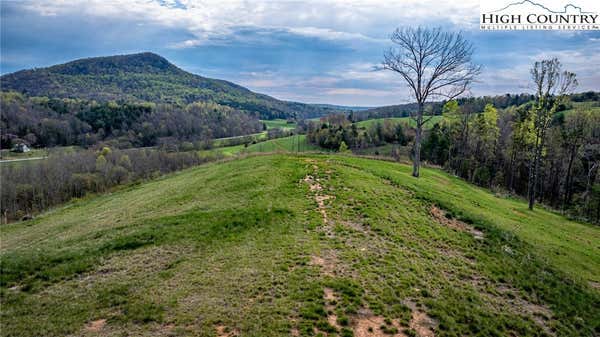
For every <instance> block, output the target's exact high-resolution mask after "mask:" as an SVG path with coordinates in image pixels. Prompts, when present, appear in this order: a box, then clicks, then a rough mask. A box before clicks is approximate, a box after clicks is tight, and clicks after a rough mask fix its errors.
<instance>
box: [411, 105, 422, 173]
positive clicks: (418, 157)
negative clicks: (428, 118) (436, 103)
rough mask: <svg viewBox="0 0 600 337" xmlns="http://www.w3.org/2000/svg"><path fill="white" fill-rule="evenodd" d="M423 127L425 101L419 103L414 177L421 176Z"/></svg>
mask: <svg viewBox="0 0 600 337" xmlns="http://www.w3.org/2000/svg"><path fill="white" fill-rule="evenodd" d="M422 128H423V103H419V111H418V112H417V128H416V132H415V145H414V152H415V154H414V158H413V172H412V175H413V177H416V178H418V177H419V168H420V166H421V132H422Z"/></svg>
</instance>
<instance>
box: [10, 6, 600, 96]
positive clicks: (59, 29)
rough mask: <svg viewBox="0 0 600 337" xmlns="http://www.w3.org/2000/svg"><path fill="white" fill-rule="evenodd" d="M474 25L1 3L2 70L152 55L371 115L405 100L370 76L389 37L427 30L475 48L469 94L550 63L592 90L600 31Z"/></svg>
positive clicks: (598, 70) (525, 81) (469, 20)
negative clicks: (476, 74) (448, 33)
mask: <svg viewBox="0 0 600 337" xmlns="http://www.w3.org/2000/svg"><path fill="white" fill-rule="evenodd" d="M552 1H554V2H556V1H558V0H547V2H552ZM541 2H543V1H541ZM572 2H573V1H572ZM581 2H582V3H581ZM574 3H575V4H577V5H579V6H582V5H583V6H585V1H583V0H581V1H579V2H578V1H574ZM550 5H552V4H550ZM478 16H479V2H478V1H471V0H466V1H460V2H458V1H447V2H444V1H433V0H418V1H417V0H407V1H369V0H356V1H339V0H323V1H275V0H267V1H264V0H261V1H233V0H221V1H191V0H189V1H188V0H181V1H175V0H160V1H159V0H133V1H127V2H126V1H111V0H89V1H59V0H56V1H4V0H2V1H1V21H2V22H1V25H2V26H1V28H2V30H1V62H0V67H1V72H2V73H3V74H4V73H9V72H13V71H17V70H20V69H25V68H33V67H43V66H48V65H52V64H57V63H63V62H67V61H70V60H73V59H77V58H82V57H92V56H101V55H114V54H127V53H135V52H141V51H152V52H155V53H158V54H160V55H162V56H164V57H166V58H167V59H169V60H170V61H171V62H173V63H175V64H176V65H178V66H180V67H181V68H183V69H185V70H188V71H190V72H193V73H196V74H199V75H203V76H207V77H214V78H221V79H226V80H230V81H233V82H235V83H238V84H241V85H244V86H246V87H248V88H250V89H251V90H254V91H257V92H260V93H265V94H269V95H272V96H274V97H276V98H279V99H285V100H294V101H300V102H308V103H331V104H342V105H361V106H378V105H388V104H398V103H405V102H409V101H411V99H410V96H409V93H408V91H407V88H406V86H405V85H404V84H403V83H402V82H401V80H400V78H398V76H397V75H395V74H393V73H388V72H385V71H373V67H374V66H376V65H377V64H378V63H379V62H380V61H381V58H382V54H383V51H384V50H385V49H387V48H388V47H390V46H391V43H390V42H389V40H388V36H389V34H390V33H391V32H392V31H393V30H394V29H395V28H396V27H400V26H407V25H423V26H442V27H443V28H444V29H447V30H452V31H462V32H463V33H464V34H465V36H466V37H467V38H468V39H469V40H471V41H472V42H473V44H474V45H475V48H476V52H475V55H474V58H475V61H476V62H477V63H479V64H481V65H482V66H483V73H482V75H481V77H480V78H479V82H478V83H475V84H474V86H473V88H472V90H471V93H472V94H473V95H490V94H504V93H507V92H511V93H517V92H530V91H531V88H530V83H529V72H528V69H529V67H530V66H531V64H532V63H533V62H534V60H537V59H541V58H546V57H553V56H557V57H559V58H560V59H561V60H562V62H563V63H564V65H565V69H568V70H571V71H574V72H576V73H577V74H578V77H579V81H580V87H579V88H578V90H579V91H583V90H600V67H599V66H598V65H599V64H600V56H599V55H600V31H580V32H560V31H553V32H549V31H505V32H482V31H479V28H478Z"/></svg>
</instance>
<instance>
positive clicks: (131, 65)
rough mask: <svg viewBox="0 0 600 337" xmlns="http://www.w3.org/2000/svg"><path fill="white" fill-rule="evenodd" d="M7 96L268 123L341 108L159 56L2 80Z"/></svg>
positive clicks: (104, 60) (99, 60)
mask: <svg viewBox="0 0 600 337" xmlns="http://www.w3.org/2000/svg"><path fill="white" fill-rule="evenodd" d="M0 87H1V88H2V90H3V91H9V90H13V91H18V92H21V93H24V94H27V95H29V96H47V97H51V98H80V99H86V100H92V99H93V100H97V101H100V102H104V101H110V100H116V101H132V102H154V103H171V104H188V103H192V102H196V101H210V102H215V103H218V104H221V105H226V106H230V107H233V108H236V109H240V110H243V111H247V112H249V113H253V114H256V115H259V116H260V118H263V119H273V118H289V117H293V116H294V114H295V113H296V114H297V115H298V117H307V118H310V117H317V116H322V115H325V114H328V113H331V112H334V111H336V109H334V108H331V107H322V106H314V105H310V104H303V103H296V102H287V101H281V100H278V99H275V98H273V97H270V96H267V95H263V94H258V93H255V92H252V91H250V90H248V89H246V88H244V87H242V86H240V85H237V84H234V83H231V82H228V81H223V80H218V79H211V78H206V77H202V76H199V75H195V74H191V73H188V72H186V71H184V70H182V69H180V68H178V67H176V66H175V65H173V64H172V63H170V62H169V61H167V60H166V59H165V58H163V57H161V56H159V55H156V54H153V53H140V54H131V55H118V56H108V57H94V58H86V59H80V60H75V61H72V62H68V63H65V64H60V65H55V66H51V67H47V68H38V69H31V70H22V71H18V72H15V73H11V74H6V75H3V76H2V77H0Z"/></svg>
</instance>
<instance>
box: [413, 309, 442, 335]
mask: <svg viewBox="0 0 600 337" xmlns="http://www.w3.org/2000/svg"><path fill="white" fill-rule="evenodd" d="M436 325H437V323H436V322H435V321H434V320H433V318H431V317H429V315H427V314H426V313H425V312H423V311H418V310H414V311H413V312H412V319H411V320H410V328H411V329H413V330H414V331H415V332H416V333H417V336H419V337H435V333H434V332H433V329H435V326H436Z"/></svg>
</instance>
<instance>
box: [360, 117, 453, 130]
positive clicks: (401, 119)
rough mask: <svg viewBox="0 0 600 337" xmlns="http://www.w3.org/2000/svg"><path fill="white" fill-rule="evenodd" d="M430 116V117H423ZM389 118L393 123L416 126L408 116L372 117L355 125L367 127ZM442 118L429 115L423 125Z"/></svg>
mask: <svg viewBox="0 0 600 337" xmlns="http://www.w3.org/2000/svg"><path fill="white" fill-rule="evenodd" d="M427 118H430V117H425V119H427ZM386 119H389V120H391V121H392V122H394V123H400V122H402V123H406V124H408V125H409V126H411V127H415V126H416V122H415V120H414V119H412V118H410V117H392V118H374V119H367V120H365V121H360V122H358V123H356V125H357V126H360V127H369V126H371V125H372V124H375V123H377V122H380V123H383V121H384V120H386ZM442 119H443V117H442V116H431V119H430V120H429V122H427V123H426V124H425V125H424V127H425V128H428V127H432V126H433V125H434V124H435V123H438V122H441V121H442Z"/></svg>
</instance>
